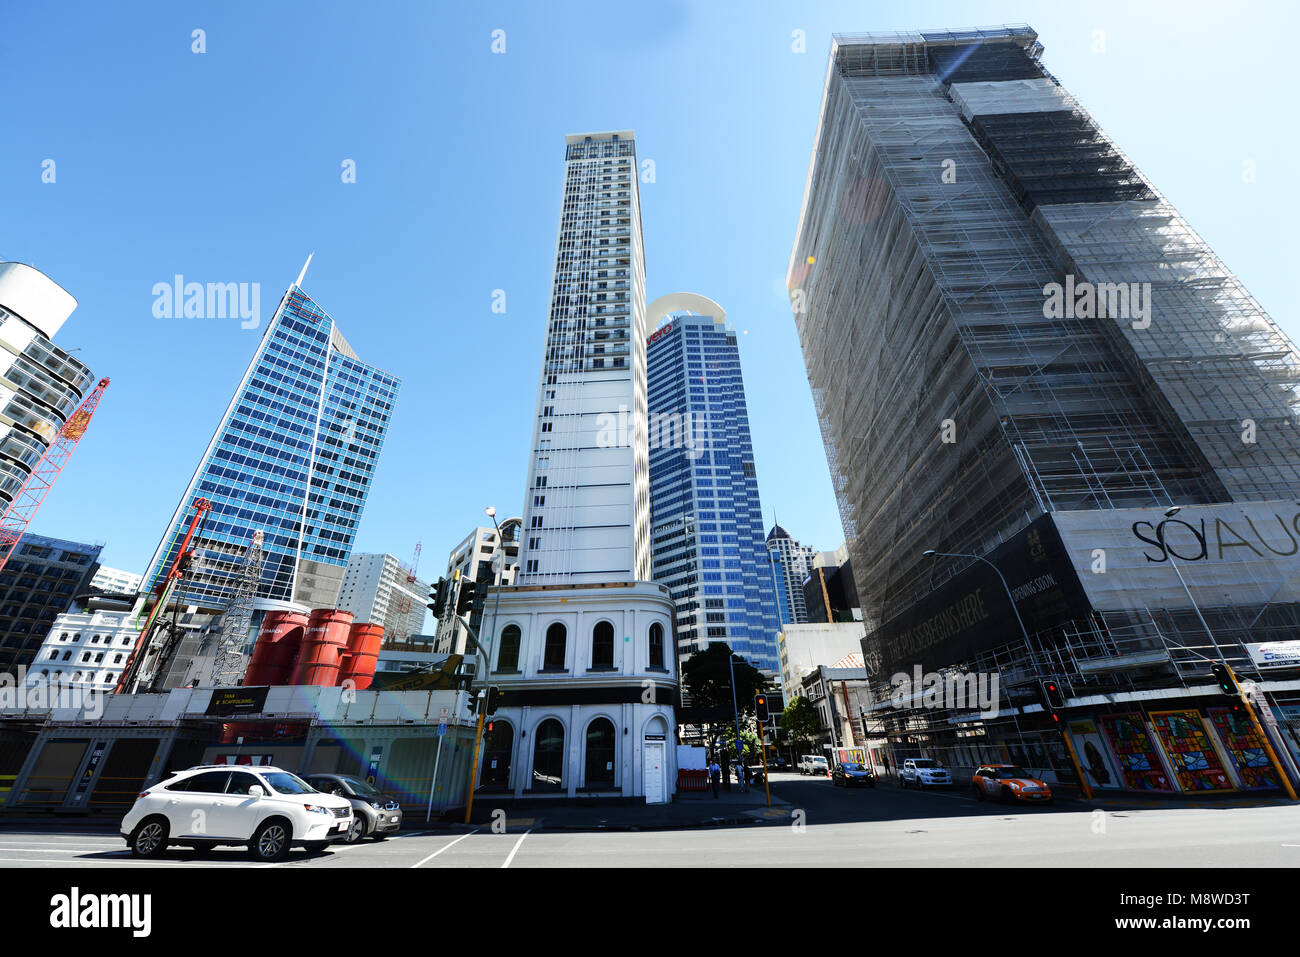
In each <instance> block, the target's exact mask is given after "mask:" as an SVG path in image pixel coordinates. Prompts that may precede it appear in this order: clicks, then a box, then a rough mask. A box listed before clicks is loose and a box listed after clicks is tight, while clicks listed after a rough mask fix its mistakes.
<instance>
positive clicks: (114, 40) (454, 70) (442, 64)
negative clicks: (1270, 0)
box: [0, 0, 1300, 573]
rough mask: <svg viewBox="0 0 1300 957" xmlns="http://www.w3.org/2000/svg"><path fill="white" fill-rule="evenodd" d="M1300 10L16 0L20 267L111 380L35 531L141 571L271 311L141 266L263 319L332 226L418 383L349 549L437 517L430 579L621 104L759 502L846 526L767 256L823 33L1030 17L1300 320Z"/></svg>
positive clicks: (1049, 54) (1157, 167)
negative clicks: (221, 308) (161, 290)
mask: <svg viewBox="0 0 1300 957" xmlns="http://www.w3.org/2000/svg"><path fill="white" fill-rule="evenodd" d="M593 9H599V10H600V11H601V13H600V16H599V22H596V20H595V19H594V18H590V17H588V16H587V14H588V13H589V12H590V11H591V10H593ZM1298 20H1300V16H1298V15H1297V13H1296V10H1295V7H1294V6H1293V5H1289V4H1285V3H1277V4H1251V3H1238V4H1234V5H1232V6H1231V7H1229V6H1226V5H1224V6H1219V5H1212V4H1204V5H1198V4H1194V3H1169V4H1164V3H1140V2H1132V0H1130V2H1125V3H1105V4H1093V5H1083V4H1059V3H1051V4H1042V3H1039V4H1024V3H970V2H968V3H962V4H930V3H918V2H908V3H896V4H888V3H871V4H864V3H860V2H852V3H847V2H846V3H832V2H826V3H790V2H780V0H748V2H738V3H730V2H714V0H698V2H682V0H659V2H653V3H638V4H624V3H604V4H600V5H599V6H598V7H597V6H596V5H590V4H582V3H575V2H553V0H547V2H545V3H538V2H526V3H525V2H521V3H509V4H462V3H445V2H434V3H430V2H422V3H408V2H382V3H372V4H355V3H330V2H316V3H305V2H303V3H299V2H292V3H291V2H274V3H248V2H228V3H219V4H218V3H186V4H175V3H148V2H132V3H129V4H103V3H71V2H69V3H60V4H21V5H16V6H13V7H10V8H9V9H8V10H7V11H6V13H5V21H6V28H5V31H4V33H3V34H0V78H2V79H3V81H4V85H5V88H6V90H7V93H8V95H7V96H6V98H5V105H4V111H3V115H4V134H3V140H4V148H3V149H0V260H16V261H21V262H28V263H31V264H33V265H35V266H37V267H38V268H40V269H42V270H44V271H45V272H47V273H48V274H49V275H50V276H51V277H53V278H54V279H55V280H56V281H57V282H59V283H60V284H62V285H63V286H64V287H65V288H66V289H68V290H69V291H70V292H71V293H72V294H73V295H74V296H76V297H77V299H78V300H79V302H80V305H79V307H78V309H77V311H76V312H75V313H74V314H73V315H72V317H71V318H70V319H69V320H68V322H67V324H66V325H65V326H64V329H63V330H62V331H61V332H60V334H59V336H58V340H57V341H58V342H59V344H60V345H62V346H63V347H64V348H68V349H72V348H79V349H80V352H78V353H77V355H78V356H79V357H80V358H81V359H83V361H85V362H86V363H87V364H89V365H90V366H91V368H92V369H94V371H95V372H96V373H97V374H99V375H107V376H110V377H111V378H112V380H113V381H112V385H111V386H110V387H109V390H108V392H107V394H106V396H105V398H104V401H103V404H102V405H101V406H100V411H99V413H98V414H97V416H96V419H95V422H94V424H93V425H92V427H91V429H90V431H89V433H88V434H87V436H86V438H85V439H84V440H83V442H82V444H81V447H80V448H79V449H78V451H77V453H76V455H75V456H74V458H73V459H72V462H71V463H70V465H69V466H68V468H67V470H66V471H65V472H64V474H63V476H62V477H61V479H60V480H59V484H58V485H57V486H56V487H55V489H54V490H53V492H51V494H50V497H49V499H48V500H47V501H46V503H45V505H44V507H43V508H42V510H41V512H40V514H39V515H38V516H37V518H36V521H35V522H34V523H33V526H32V531H34V532H37V533H39V534H45V535H54V536H58V537H64V538H72V539H77V540H82V541H97V542H104V543H106V547H105V549H104V553H103V561H104V562H105V563H106V564H109V565H112V566H116V567H121V568H125V569H128V570H132V571H137V572H140V571H143V570H144V566H145V564H146V563H147V562H148V560H149V558H150V556H151V555H152V552H153V549H154V547H155V546H156V545H157V542H158V538H159V537H160V535H161V534H162V532H163V530H164V527H165V525H166V523H167V519H168V518H169V517H170V514H171V512H172V509H173V508H174V507H175V505H176V502H177V499H178V497H179V496H180V494H181V492H182V491H183V489H184V487H185V484H186V482H187V480H188V478H189V476H190V474H191V473H192V471H193V469H194V466H195V464H196V463H197V461H198V458H199V456H200V454H201V453H202V451H203V449H204V447H205V446H206V444H207V441H208V439H209V437H210V436H211V432H212V430H213V428H214V427H215V425H216V424H217V420H218V418H219V417H220V415H221V413H222V411H223V410H224V408H225V405H226V403H227V402H228V401H229V398H230V395H231V392H232V391H233V389H234V387H235V385H236V383H237V381H238V379H239V377H240V374H241V373H242V371H243V368H244V366H245V364H246V363H247V361H248V359H249V357H250V355H251V353H252V351H253V349H254V347H255V345H256V337H257V336H258V335H260V330H259V331H249V330H246V329H241V328H240V324H239V321H238V320H234V319H225V320H220V319H213V320H199V319H170V320H169V319H157V318H155V317H154V316H153V312H152V305H153V296H152V294H151V289H152V287H153V285H154V284H155V283H158V282H170V281H171V280H172V277H173V276H174V275H175V274H177V273H180V274H182V275H184V276H185V277H186V279H187V280H191V281H199V282H249V283H260V284H261V299H262V302H261V305H262V311H263V313H264V315H265V316H269V315H270V313H271V311H272V310H273V309H274V307H275V304H276V303H277V302H278V300H279V297H280V295H281V293H282V292H283V290H284V288H285V286H287V285H288V284H289V283H290V282H292V280H293V279H294V277H295V276H296V275H297V274H298V270H299V269H300V268H301V266H302V263H303V260H304V259H305V258H306V256H307V254H308V253H310V252H312V251H314V252H315V259H314V260H313V263H312V267H311V271H310V272H309V273H308V276H307V279H306V281H305V282H304V289H305V290H306V291H307V293H308V294H309V295H311V296H312V297H313V298H314V299H315V300H316V301H317V302H318V303H319V304H320V305H321V307H322V308H324V309H325V310H327V311H328V312H329V313H330V314H331V315H332V316H333V317H334V318H335V320H336V321H337V322H338V324H339V326H340V328H341V329H342V331H343V332H344V334H345V335H346V336H347V337H348V339H349V340H350V341H351V343H352V345H353V346H354V347H355V349H356V350H357V352H358V353H359V354H360V355H361V356H362V357H363V358H364V359H366V360H367V361H369V362H372V363H374V364H376V365H378V366H379V367H381V368H383V369H385V370H387V371H390V372H392V373H394V374H396V375H398V376H400V377H401V378H402V379H403V380H404V385H403V389H402V392H401V396H400V398H399V400H398V405H397V410H396V413H395V415H394V418H393V421H392V425H391V429H390V432H389V435H388V441H387V445H386V447H385V450H384V453H383V457H382V459H381V461H380V465H379V470H378V473H377V475H376V478H375V482H374V485H373V487H372V491H371V495H370V500H369V503H368V505H367V508H366V512H365V515H364V519H363V522H362V525H361V529H360V533H359V535H358V538H357V542H356V548H357V550H360V551H388V552H393V553H394V554H397V555H399V556H401V557H403V558H405V557H407V556H409V555H410V553H411V550H412V549H413V547H414V546H415V543H416V541H418V540H422V541H423V542H424V554H425V559H424V561H423V562H422V565H421V570H422V572H425V573H436V572H437V571H439V570H440V569H441V568H442V567H443V564H444V562H445V560H446V554H447V551H448V550H449V549H450V548H451V547H452V546H454V545H455V544H456V543H457V542H459V541H460V539H461V538H462V537H463V536H464V534H465V533H466V532H467V531H468V529H469V528H470V527H472V526H473V525H476V524H478V523H479V522H481V521H482V520H483V513H482V509H483V506H484V505H487V504H493V505H496V506H497V508H498V509H499V511H500V512H501V513H502V514H518V513H519V512H520V510H521V507H522V502H523V491H524V490H523V485H524V482H525V477H526V476H525V470H526V464H527V455H528V443H529V439H530V435H531V431H530V430H531V415H532V408H533V402H534V398H535V390H536V385H537V376H538V369H539V363H540V359H541V351H542V344H543V334H544V320H545V315H546V308H547V302H548V296H549V284H550V279H551V267H552V257H553V254H554V246H555V237H556V230H557V225H558V222H557V221H558V215H559V208H560V190H561V176H562V172H563V170H562V165H563V152H562V151H563V143H564V136H565V134H566V133H576V132H585V131H590V130H607V129H629V128H630V129H633V130H635V131H636V134H637V143H638V152H639V155H640V158H641V159H643V160H644V159H647V158H648V159H653V160H654V161H655V167H656V182H654V183H653V184H643V185H642V206H643V224H644V228H645V246H646V265H647V274H648V288H647V295H648V297H649V298H650V299H653V298H655V297H657V296H659V295H661V294H663V293H666V292H674V291H679V290H689V291H694V292H699V293H702V294H704V295H707V296H709V297H711V298H713V299H716V300H717V301H718V302H720V303H721V304H722V305H723V306H724V307H725V308H726V309H727V311H728V316H729V318H730V319H731V321H732V323H733V324H734V326H735V327H736V328H737V329H738V330H740V331H741V332H742V336H741V358H742V363H743V367H744V375H745V382H746V387H747V391H748V399H749V409H750V416H751V424H752V430H753V436H754V445H755V454H756V458H757V466H758V478H759V486H760V490H761V493H762V498H763V507H764V513H765V517H766V519H767V521H769V522H770V520H771V516H772V513H773V510H774V509H775V510H776V512H777V514H778V515H779V517H780V520H781V523H782V524H783V525H785V526H786V527H787V528H788V529H790V531H791V532H792V534H794V535H795V536H796V537H797V538H799V539H801V540H803V541H804V542H805V543H807V544H810V545H814V546H816V547H818V548H834V547H836V546H838V545H839V544H840V542H841V541H842V539H843V533H842V531H841V529H840V524H839V517H838V512H837V510H836V507H835V501H834V497H833V494H832V490H831V484H830V479H829V476H828V473H827V468H826V458H825V453H824V451H823V448H822V443H821V437H820V433H819V431H818V427H817V421H816V417H815V415H814V413H813V407H812V400H811V397H810V394H809V389H808V384H807V378H806V375H805V372H804V367H803V361H802V357H801V354H800V351H799V344H798V339H797V336H796V334H795V329H794V323H793V321H792V318H791V315H790V308H789V304H788V301H787V299H786V296H785V293H784V285H783V279H784V275H785V269H786V264H787V261H788V258H789V255H790V248H791V244H792V242H793V240H794V232H795V227H796V223H797V218H798V213H799V205H800V200H801V196H802V191H803V186H804V180H805V177H806V174H807V169H808V159H809V154H810V150H811V147H812V142H813V134H814V131H815V129H816V123H817V109H818V105H819V103H820V97H821V90H822V84H823V81H824V79H825V74H826V57H827V53H828V50H829V44H830V34H831V33H832V32H833V31H843V32H854V31H872V30H879V31H883V30H901V29H930V28H944V27H947V28H954V29H960V28H969V27H972V26H980V25H989V24H999V23H1013V22H1027V23H1029V24H1030V25H1032V26H1033V27H1034V28H1035V29H1036V30H1037V31H1038V32H1039V37H1040V40H1041V41H1042V43H1043V44H1044V46H1045V47H1046V52H1045V54H1044V57H1043V61H1044V63H1045V65H1046V67H1047V69H1048V70H1050V71H1051V72H1052V73H1053V74H1054V75H1056V76H1057V77H1058V78H1059V79H1060V80H1061V82H1062V83H1064V84H1065V86H1066V87H1067V88H1068V89H1069V90H1070V91H1071V92H1072V93H1073V94H1074V95H1075V96H1076V97H1077V98H1078V99H1079V100H1080V101H1081V102H1082V103H1083V104H1084V105H1085V106H1086V107H1088V108H1089V109H1090V110H1091V111H1092V113H1093V114H1094V116H1095V117H1096V118H1097V120H1098V121H1099V122H1100V123H1101V124H1102V126H1103V127H1104V128H1105V129H1106V130H1107V131H1108V132H1109V133H1110V134H1111V136H1112V137H1113V138H1114V139H1115V140H1116V141H1117V142H1118V143H1119V145H1120V146H1121V148H1122V149H1124V150H1125V151H1126V152H1127V153H1128V155H1129V156H1130V158H1131V159H1132V160H1133V161H1134V162H1135V163H1136V164H1137V165H1138V166H1139V167H1140V168H1141V169H1142V170H1143V171H1144V172H1145V173H1146V174H1147V175H1148V176H1149V177H1151V179H1152V180H1153V181H1154V182H1155V184H1156V185H1157V186H1158V187H1159V188H1160V189H1161V190H1162V191H1163V192H1164V193H1165V195H1166V196H1168V197H1169V199H1170V200H1171V201H1172V202H1173V203H1174V204H1175V205H1176V206H1177V207H1178V208H1179V209H1180V210H1181V212H1182V213H1183V214H1184V216H1186V217H1187V219H1188V220H1189V221H1190V222H1191V223H1192V225H1193V226H1194V227H1195V228H1197V229H1198V230H1199V231H1200V232H1201V234H1202V235H1203V236H1204V237H1205V238H1206V239H1207V240H1208V241H1209V242H1210V244H1211V245H1212V246H1213V247H1214V248H1215V249H1216V251H1217V252H1218V254H1219V255H1220V256H1221V257H1222V258H1223V259H1224V260H1225V262H1226V263H1227V264H1228V265H1229V267H1231V268H1233V269H1235V270H1236V271H1237V273H1238V274H1239V275H1240V276H1241V278H1242V279H1243V281H1244V282H1245V283H1246V285H1247V287H1248V288H1249V289H1251V291H1252V292H1253V293H1254V294H1255V296H1256V298H1258V299H1259V300H1260V302H1261V303H1262V304H1263V306H1264V307H1265V308H1266V309H1267V310H1269V311H1270V313H1271V314H1272V315H1273V317H1274V319H1275V320H1277V321H1278V322H1279V323H1280V324H1281V325H1282V327H1283V328H1284V329H1285V330H1286V331H1287V332H1288V333H1289V334H1290V335H1292V337H1293V338H1294V337H1296V335H1297V334H1300V324H1298V321H1297V315H1296V294H1295V287H1294V286H1292V285H1291V284H1290V279H1291V277H1292V274H1293V272H1294V268H1295V267H1294V260H1295V253H1296V251H1297V242H1296V239H1295V232H1294V225H1293V224H1294V223H1295V222H1296V221H1297V220H1300V199H1297V191H1296V189H1295V187H1294V185H1293V182H1294V175H1295V168H1294V163H1295V158H1296V157H1297V156H1300V133H1298V132H1297V124H1296V123H1295V122H1294V103H1293V89H1294V84H1293V77H1292V72H1293V71H1292V64H1291V63H1290V62H1289V61H1288V60H1287V58H1286V56H1285V55H1284V54H1280V53H1279V52H1278V48H1276V47H1275V46H1273V45H1272V44H1271V42H1270V38H1274V37H1284V36H1289V35H1293V34H1294V33H1295V32H1296V30H1297V28H1298V27H1300V23H1298V22H1297V21H1298ZM195 29H202V30H204V31H205V33H206V48H207V52H206V53H204V54H201V55H199V54H195V53H193V52H191V44H192V40H191V33H192V31H193V30H195ZM496 29H501V30H504V31H505V36H506V53H505V54H504V55H494V54H493V53H492V52H491V42H492V38H491V34H492V31H493V30H496ZM795 30H802V31H804V35H805V36H806V52H805V53H796V52H794V51H793V50H792V42H793V41H792V33H793V31H795ZM1097 31H1101V33H1100V35H1099V34H1098V32H1097ZM1099 37H1100V40H1101V42H1100V44H1099V42H1098V41H1099ZM1099 45H1100V46H1101V47H1102V49H1100V50H1098V49H1095V47H1097V46H1099ZM46 159H53V160H54V161H55V164H56V166H55V169H56V181H55V182H54V183H52V184H51V183H42V181H41V171H42V162H43V161H44V160H46ZM347 159H351V160H354V161H355V163H356V172H357V177H356V178H357V181H356V183H353V184H344V183H342V182H341V178H340V172H341V164H342V163H343V161H344V160H347ZM1246 161H1251V162H1253V163H1254V168H1255V171H1256V173H1255V176H1256V181H1255V182H1254V183H1245V182H1243V181H1242V164H1243V163H1244V162H1246ZM495 289H503V290H505V292H506V296H507V311H506V314H505V315H497V314H493V312H492V310H491V305H492V294H493V290H495Z"/></svg>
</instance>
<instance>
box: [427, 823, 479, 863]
mask: <svg viewBox="0 0 1300 957" xmlns="http://www.w3.org/2000/svg"><path fill="white" fill-rule="evenodd" d="M477 833H478V828H474V830H472V831H470V832H469V834H462V835H461V836H460V837H458V838H456V840H454V841H452V842H451V843H450V844H446V845H444V846H443V847H440V848H438V849H437V850H436V851H434V852H433V853H432V854H430V855H429V856H428V857H426V858H425V859H424V860H422V861H420V862H419V864H412V865H411V867H419V866H420V865H421V864H427V863H428V862H429V861H431V860H433V859H434V858H435V857H437V856H438V855H439V854H441V853H442V852H443V851H445V850H447V848H450V847H455V846H456V845H457V844H459V843H460V842H461V841H463V840H465V838H467V837H469V836H470V835H472V834H477Z"/></svg>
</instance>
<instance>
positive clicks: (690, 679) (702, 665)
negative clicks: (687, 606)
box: [682, 642, 767, 736]
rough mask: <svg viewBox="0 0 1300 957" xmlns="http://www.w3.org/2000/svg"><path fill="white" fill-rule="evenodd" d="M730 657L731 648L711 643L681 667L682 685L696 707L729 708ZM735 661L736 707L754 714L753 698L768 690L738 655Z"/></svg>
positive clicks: (759, 672)
mask: <svg viewBox="0 0 1300 957" xmlns="http://www.w3.org/2000/svg"><path fill="white" fill-rule="evenodd" d="M730 655H731V648H730V646H728V645H726V644H724V643H723V642H714V643H713V644H711V645H709V647H708V648H706V649H705V650H704V651H697V652H696V653H695V654H693V655H691V657H690V658H688V659H687V660H686V663H685V664H683V665H682V682H683V683H684V684H685V685H686V690H687V691H689V692H690V694H691V698H692V699H693V701H694V703H695V704H697V705H699V706H700V707H703V708H727V709H730V708H731V669H730V668H728V667H727V658H728V656H730ZM734 657H735V661H734V666H735V671H736V705H737V706H738V707H739V708H740V711H741V713H742V714H744V713H747V712H750V711H753V710H754V695H756V694H758V692H760V691H766V690H767V679H766V678H764V677H763V673H762V672H761V671H759V670H758V669H757V668H755V667H754V666H753V665H751V664H750V663H749V662H747V661H745V660H744V659H743V658H741V657H740V656H739V655H736V656H734ZM733 736H734V734H733Z"/></svg>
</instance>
